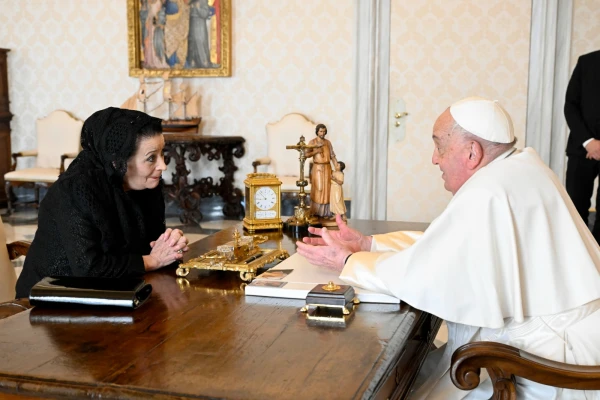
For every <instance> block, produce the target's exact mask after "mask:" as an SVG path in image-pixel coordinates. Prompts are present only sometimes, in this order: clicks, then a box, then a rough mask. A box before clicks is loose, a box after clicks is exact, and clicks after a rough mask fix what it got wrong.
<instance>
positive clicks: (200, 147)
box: [164, 133, 246, 224]
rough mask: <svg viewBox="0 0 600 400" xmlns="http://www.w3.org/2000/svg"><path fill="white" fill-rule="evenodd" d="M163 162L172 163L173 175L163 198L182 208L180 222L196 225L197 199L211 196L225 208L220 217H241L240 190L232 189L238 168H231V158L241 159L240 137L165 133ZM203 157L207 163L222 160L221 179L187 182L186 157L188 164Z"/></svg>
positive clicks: (199, 218) (197, 221)
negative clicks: (173, 167) (173, 166)
mask: <svg viewBox="0 0 600 400" xmlns="http://www.w3.org/2000/svg"><path fill="white" fill-rule="evenodd" d="M164 136H165V162H166V163H167V164H169V162H170V161H171V159H174V160H175V173H174V174H173V183H172V184H171V185H165V194H166V195H167V196H168V197H169V198H171V199H173V200H175V201H176V202H177V203H178V205H179V206H180V207H181V208H182V210H183V213H182V214H181V215H180V217H179V218H180V219H181V222H182V223H184V224H187V223H190V222H196V223H199V222H200V221H201V220H202V213H201V212H200V210H199V206H200V199H201V198H205V197H211V196H213V195H217V196H221V197H222V198H223V201H224V202H225V205H224V206H223V214H224V215H225V216H227V217H239V216H241V215H243V208H242V198H243V194H242V191H241V190H240V189H237V188H234V186H233V174H234V172H235V171H237V169H238V167H236V166H235V163H234V160H233V158H234V157H237V158H240V157H242V156H243V155H244V142H245V141H246V140H245V139H244V138H243V137H241V136H203V135H198V134H194V133H165V134H164ZM202 156H204V157H206V158H207V159H208V161H213V160H216V161H219V160H223V164H222V165H221V166H220V167H219V171H221V172H223V175H224V176H223V177H221V178H218V179H217V178H213V177H210V176H209V177H203V178H200V179H194V181H193V182H191V183H190V182H189V181H188V175H189V174H190V170H188V169H187V166H186V164H185V160H186V157H187V159H189V160H190V161H192V162H196V161H198V160H200V158H201V157H202Z"/></svg>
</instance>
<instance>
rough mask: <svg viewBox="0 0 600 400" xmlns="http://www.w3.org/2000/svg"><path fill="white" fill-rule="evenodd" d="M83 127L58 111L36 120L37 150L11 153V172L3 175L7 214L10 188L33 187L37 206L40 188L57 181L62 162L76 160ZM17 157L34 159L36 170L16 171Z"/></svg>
mask: <svg viewBox="0 0 600 400" xmlns="http://www.w3.org/2000/svg"><path fill="white" fill-rule="evenodd" d="M82 126H83V122H82V121H80V120H78V119H76V118H74V117H72V116H71V115H70V114H69V113H67V112H65V111H60V110H57V111H53V112H51V113H50V115H48V116H47V117H45V118H41V119H38V120H37V121H36V131H37V149H36V150H28V151H21V152H18V153H13V154H12V157H13V160H14V161H13V164H12V166H11V169H10V172H7V173H6V174H5V175H4V180H5V182H6V183H5V185H6V195H7V198H8V210H7V211H8V214H9V215H10V214H11V213H12V209H13V207H12V206H13V200H14V199H15V196H14V194H13V192H12V187H13V186H25V187H33V188H34V189H35V196H36V198H35V201H36V204H39V188H40V186H45V187H48V186H50V185H52V184H53V183H54V182H56V180H57V179H58V175H59V174H61V173H62V172H64V170H65V168H66V166H67V165H66V164H65V160H66V159H68V158H75V157H77V154H78V153H79V150H80V146H81V144H80V137H81V127H82ZM20 157H36V163H35V167H32V168H23V169H17V160H18V158H20Z"/></svg>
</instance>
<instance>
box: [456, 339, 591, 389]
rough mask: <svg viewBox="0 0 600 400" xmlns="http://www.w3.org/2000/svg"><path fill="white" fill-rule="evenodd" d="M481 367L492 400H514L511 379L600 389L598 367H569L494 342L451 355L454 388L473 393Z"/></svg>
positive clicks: (476, 344)
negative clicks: (490, 384) (492, 391)
mask: <svg viewBox="0 0 600 400" xmlns="http://www.w3.org/2000/svg"><path fill="white" fill-rule="evenodd" d="M481 368H485V369H487V372H488V374H489V376H490V379H491V380H492V384H493V385H494V394H493V396H492V397H491V398H492V399H503V400H515V399H516V398H517V391H516V387H515V383H516V381H515V377H516V376H518V377H521V378H525V379H529V380H531V381H534V382H537V383H541V384H543V385H549V386H554V387H559V388H565V389H579V390H600V366H586V365H572V364H565V363H561V362H556V361H551V360H548V359H545V358H542V357H538V356H536V355H533V354H531V353H528V352H526V351H523V350H519V349H517V348H516V347H512V346H508V345H505V344H502V343H494V342H473V343H468V344H465V345H464V346H461V347H459V348H458V349H457V350H456V351H455V352H454V354H453V355H452V364H451V367H450V377H451V379H452V382H453V383H454V385H455V386H456V387H457V388H459V389H463V390H473V389H475V388H476V387H477V386H478V385H479V374H480V372H481Z"/></svg>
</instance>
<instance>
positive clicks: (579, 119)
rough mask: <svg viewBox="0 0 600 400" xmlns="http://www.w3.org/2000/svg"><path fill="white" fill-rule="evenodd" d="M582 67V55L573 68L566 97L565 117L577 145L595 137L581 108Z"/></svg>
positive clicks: (581, 144)
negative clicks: (584, 118)
mask: <svg viewBox="0 0 600 400" xmlns="http://www.w3.org/2000/svg"><path fill="white" fill-rule="evenodd" d="M581 69H582V67H581V57H580V58H579V60H578V61H577V65H576V66H575V69H574V70H573V75H572V76H571V80H570V81H569V86H567V95H566V98H565V118H566V120H567V125H569V129H570V130H571V137H572V139H571V140H572V141H573V143H574V144H575V145H576V146H583V143H584V142H585V141H586V140H588V139H592V138H593V137H594V136H593V135H592V132H591V131H590V130H589V129H588V127H587V126H586V124H585V122H584V120H583V114H582V110H581V95H582V93H581V88H582V79H583V73H582V71H581Z"/></svg>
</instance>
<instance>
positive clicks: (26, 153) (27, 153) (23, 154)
mask: <svg viewBox="0 0 600 400" xmlns="http://www.w3.org/2000/svg"><path fill="white" fill-rule="evenodd" d="M37 155H38V152H37V150H23V151H19V152H18V153H12V158H13V163H12V165H11V166H10V170H11V171H14V170H16V169H17V159H18V158H19V157H36V156H37Z"/></svg>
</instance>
